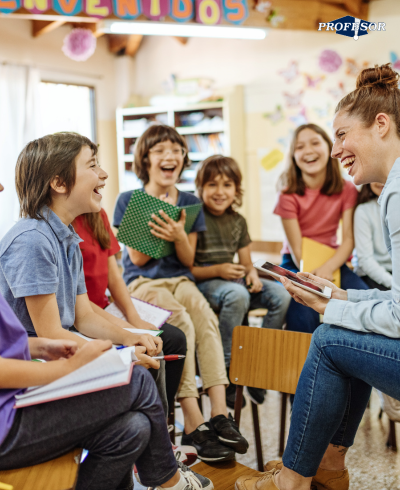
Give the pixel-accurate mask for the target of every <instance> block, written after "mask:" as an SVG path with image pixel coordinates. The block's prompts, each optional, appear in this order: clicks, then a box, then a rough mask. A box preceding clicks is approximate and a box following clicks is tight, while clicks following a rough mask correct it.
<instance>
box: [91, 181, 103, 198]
mask: <svg viewBox="0 0 400 490" xmlns="http://www.w3.org/2000/svg"><path fill="white" fill-rule="evenodd" d="M104 186H105V184H102V185H98V186H97V187H95V188H94V189H93V192H94V193H95V194H97V195H98V196H100V197H102V195H101V191H102V189H103V187H104Z"/></svg>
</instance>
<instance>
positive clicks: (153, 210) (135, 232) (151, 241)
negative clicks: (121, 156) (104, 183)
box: [117, 189, 203, 259]
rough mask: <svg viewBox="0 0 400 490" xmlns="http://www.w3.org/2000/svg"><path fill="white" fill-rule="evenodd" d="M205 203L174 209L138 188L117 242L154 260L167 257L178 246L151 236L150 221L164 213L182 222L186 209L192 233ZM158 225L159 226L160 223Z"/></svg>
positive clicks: (123, 220) (122, 222)
mask: <svg viewBox="0 0 400 490" xmlns="http://www.w3.org/2000/svg"><path fill="white" fill-rule="evenodd" d="M202 206H203V205H202V204H201V203H198V204H191V205H190V206H182V207H180V206H173V205H172V204H169V203H168V202H165V201H161V199H158V198H157V197H154V196H150V195H149V194H147V193H146V192H143V191H141V190H139V189H136V190H135V191H133V193H132V197H131V199H130V201H129V203H128V206H127V208H126V211H125V214H124V217H123V218H122V221H121V224H120V226H119V229H118V233H117V239H118V241H119V242H121V243H123V244H124V245H128V247H131V248H133V249H134V250H138V251H139V252H142V253H144V254H146V255H149V256H150V257H152V258H153V259H160V258H162V257H167V256H168V255H171V254H173V253H174V252H175V245H174V244H173V243H172V242H167V241H166V240H163V239H162V238H158V237H155V236H154V235H152V234H151V233H150V230H151V227H150V226H149V221H153V223H155V221H154V220H153V219H152V217H151V215H152V214H155V215H156V216H158V217H160V214H159V211H160V210H162V211H164V212H165V213H166V214H167V215H168V216H169V217H170V218H172V219H173V220H174V221H179V218H180V215H181V211H182V209H185V210H186V222H185V231H186V233H190V231H191V229H192V228H193V225H194V222H195V221H196V218H197V216H198V215H199V213H200V210H201V208H202ZM156 224H157V223H156Z"/></svg>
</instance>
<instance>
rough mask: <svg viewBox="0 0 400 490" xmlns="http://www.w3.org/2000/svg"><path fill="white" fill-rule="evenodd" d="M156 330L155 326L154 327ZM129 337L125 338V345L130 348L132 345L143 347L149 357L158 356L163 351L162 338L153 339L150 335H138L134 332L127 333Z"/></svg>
mask: <svg viewBox="0 0 400 490" xmlns="http://www.w3.org/2000/svg"><path fill="white" fill-rule="evenodd" d="M153 330H154V325H153ZM126 333H127V335H126V336H125V338H124V345H126V346H128V347H130V346H132V345H141V346H143V347H144V351H145V352H147V354H148V355H149V356H156V355H157V354H159V353H160V352H161V351H162V348H163V341H162V339H160V337H153V336H152V335H150V334H148V333H144V334H137V333H132V332H126Z"/></svg>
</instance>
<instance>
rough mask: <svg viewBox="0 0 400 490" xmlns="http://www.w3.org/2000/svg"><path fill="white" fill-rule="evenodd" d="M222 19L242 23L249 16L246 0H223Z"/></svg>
mask: <svg viewBox="0 0 400 490" xmlns="http://www.w3.org/2000/svg"><path fill="white" fill-rule="evenodd" d="M222 5H223V13H224V19H225V20H227V21H228V22H231V23H232V24H237V25H239V24H243V22H244V21H245V20H246V19H247V17H248V16H249V9H248V7H247V0H223V2H222Z"/></svg>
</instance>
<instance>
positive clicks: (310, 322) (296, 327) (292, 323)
mask: <svg viewBox="0 0 400 490" xmlns="http://www.w3.org/2000/svg"><path fill="white" fill-rule="evenodd" d="M281 267H284V268H285V269H289V270H290V271H292V272H299V269H298V268H297V267H296V264H295V263H294V262H293V259H292V257H291V255H290V254H284V255H283V257H282V263H281ZM340 273H341V288H342V289H345V290H347V289H369V288H368V286H367V285H366V284H365V283H364V281H363V280H362V279H361V278H360V277H359V276H357V274H354V272H353V271H351V270H350V269H349V268H348V267H347V265H342V267H341V268H340ZM320 323H321V322H320V321H319V313H317V312H316V311H314V310H312V309H311V308H308V307H307V306H304V305H301V304H300V303H296V301H295V300H294V299H292V300H291V302H290V306H289V309H288V311H287V315H286V328H287V330H292V331H294V332H305V333H313V332H314V331H315V329H316V328H317V327H318V325H320Z"/></svg>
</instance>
